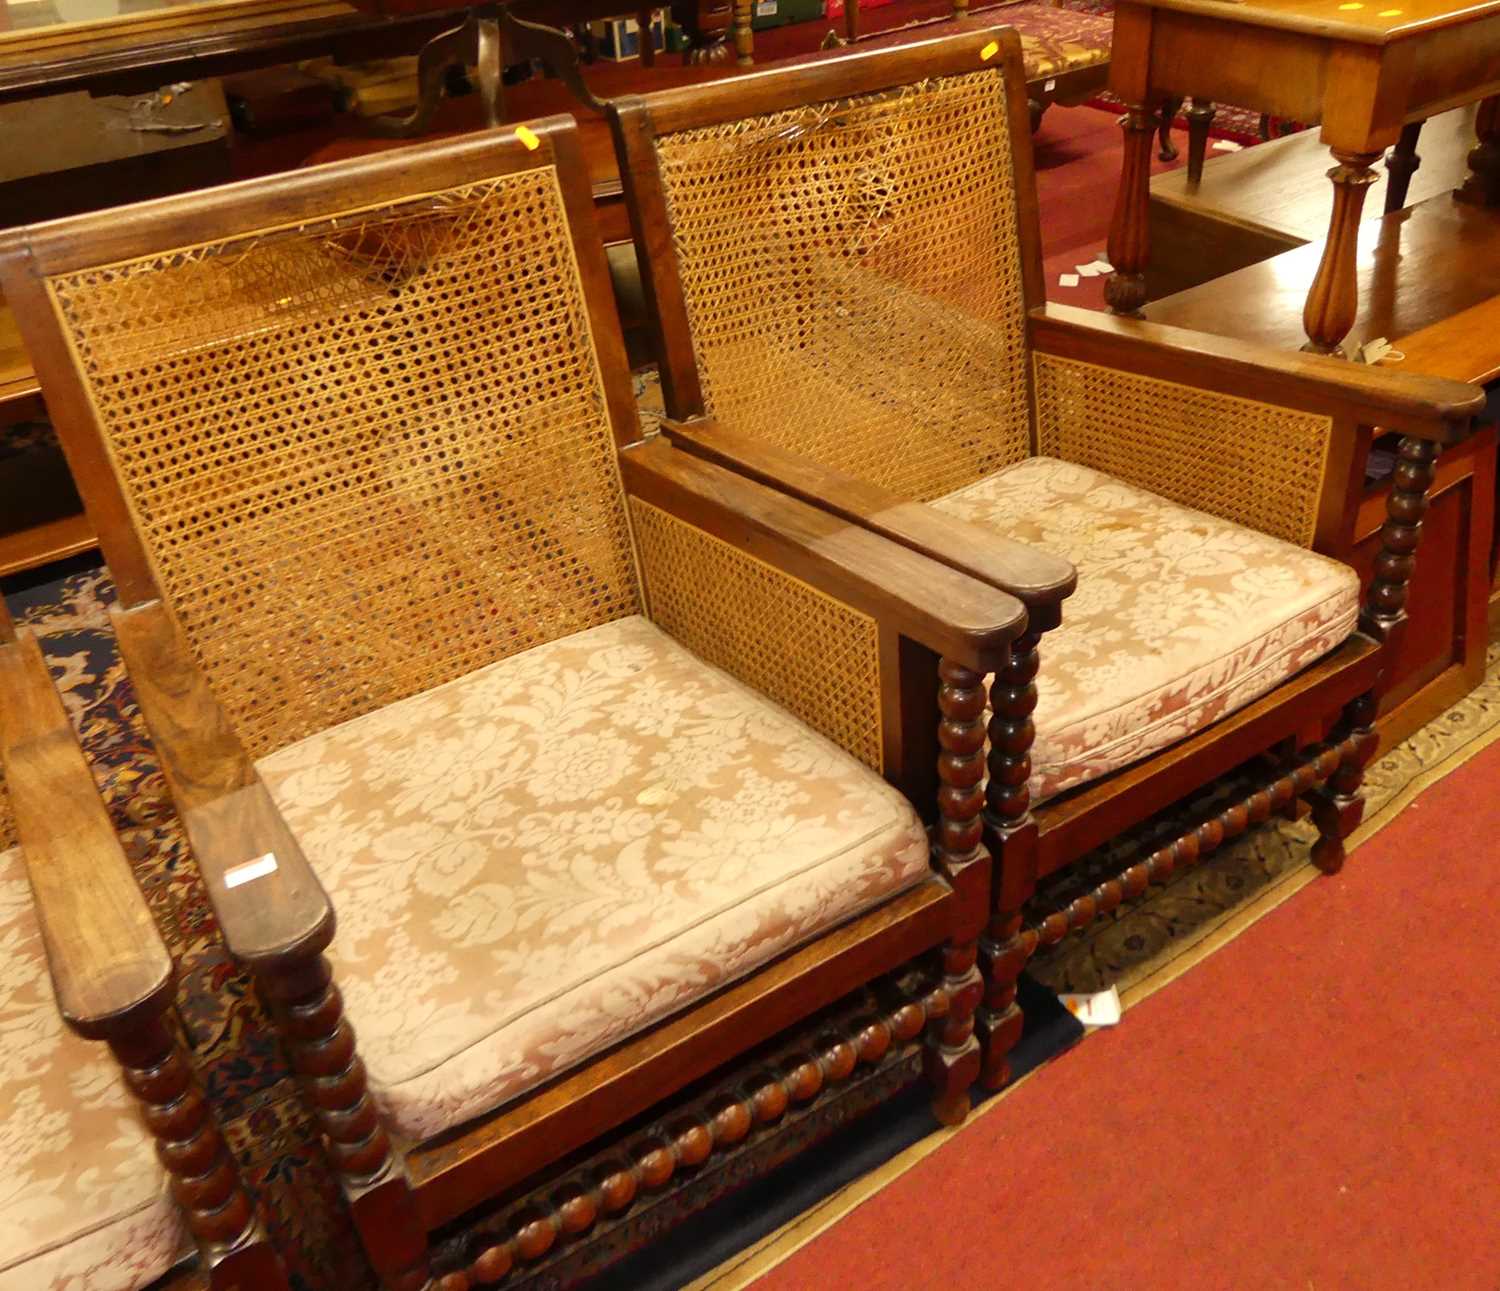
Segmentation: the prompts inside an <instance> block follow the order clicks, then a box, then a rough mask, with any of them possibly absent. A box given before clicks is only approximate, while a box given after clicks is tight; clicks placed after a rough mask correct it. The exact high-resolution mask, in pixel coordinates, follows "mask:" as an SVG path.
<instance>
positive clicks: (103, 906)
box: [0, 601, 288, 1291]
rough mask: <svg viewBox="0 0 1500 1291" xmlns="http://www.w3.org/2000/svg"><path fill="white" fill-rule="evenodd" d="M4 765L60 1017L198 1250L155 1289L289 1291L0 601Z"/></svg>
mask: <svg viewBox="0 0 1500 1291" xmlns="http://www.w3.org/2000/svg"><path fill="white" fill-rule="evenodd" d="M0 765H3V767H4V771H5V775H4V777H3V783H0V814H3V813H4V812H5V810H6V802H5V795H6V791H7V790H8V797H9V802H10V807H11V810H12V811H13V814H14V817H15V822H16V826H17V831H16V832H17V833H18V835H19V837H20V843H21V851H22V856H23V859H24V861H25V865H26V871H27V874H28V877H29V878H30V881H31V891H32V900H33V903H34V906H35V910H36V916H37V922H38V924H39V925H40V926H41V930H42V937H43V941H44V943H45V945H46V948H47V963H48V969H49V971H50V973H51V977H52V989H53V992H54V994H55V995H56V997H57V1006H58V1009H59V1011H60V1012H61V1013H62V1016H63V1020H64V1021H65V1022H66V1023H67V1025H68V1026H69V1027H70V1028H71V1029H72V1030H73V1031H75V1032H76V1033H77V1034H78V1035H80V1036H82V1037H83V1038H84V1039H87V1040H100V1041H103V1042H104V1043H105V1044H107V1045H108V1046H109V1049H110V1052H111V1053H112V1054H113V1055H114V1056H115V1058H116V1060H117V1061H118V1062H119V1064H120V1067H121V1069H122V1070H123V1073H124V1078H125V1084H126V1086H127V1087H128V1088H129V1089H130V1092H131V1094H132V1095H134V1097H135V1098H136V1100H137V1101H138V1102H139V1103H140V1105H141V1113H142V1116H143V1118H144V1120H145V1122H146V1124H147V1126H148V1127H149V1128H150V1130H151V1133H152V1135H153V1136H154V1137H155V1139H156V1147H157V1155H158V1156H159V1157H160V1158H161V1161H162V1164H163V1165H164V1166H166V1168H167V1170H168V1172H169V1173H170V1175H171V1179H172V1193H173V1196H174V1197H175V1198H176V1199H177V1202H178V1204H179V1205H180V1206H181V1208H182V1211H183V1215H184V1218H185V1219H186V1222H187V1227H188V1231H189V1232H190V1233H191V1234H192V1236H193V1240H194V1242H195V1243H196V1244H197V1247H198V1252H199V1258H198V1260H197V1261H196V1262H195V1264H194V1265H192V1266H190V1267H187V1268H179V1269H178V1270H176V1271H175V1272H173V1273H171V1274H169V1275H168V1276H167V1278H166V1279H165V1280H163V1281H161V1282H159V1283H156V1284H153V1285H154V1286H157V1287H160V1288H161V1291H187V1289H188V1288H190V1287H203V1286H205V1285H207V1286H208V1287H210V1288H212V1291H237V1289H238V1288H244V1287H255V1288H265V1291H287V1287H288V1283H287V1279H286V1272H285V1270H284V1269H283V1267H282V1264H281V1260H280V1258H279V1257H278V1256H277V1254H276V1252H275V1251H274V1250H273V1249H272V1246H271V1244H270V1241H269V1239H268V1238H267V1236H266V1232H265V1229H264V1227H263V1225H262V1224H261V1221H260V1218H259V1216H258V1215H257V1214H256V1210H255V1203H254V1202H253V1201H252V1200H251V1198H250V1195H249V1194H248V1193H247V1192H246V1191H245V1187H244V1184H243V1182H242V1181H241V1179H240V1174H239V1169H238V1167H237V1166H236V1165H235V1162H234V1157H233V1156H232V1155H231V1154H230V1151H229V1148H228V1146H227V1145H226V1144H225V1142H224V1139H223V1137H222V1136H221V1135H220V1133H219V1130H218V1127H217V1126H216V1125H215V1124H214V1120H213V1117H212V1115H211V1114H210V1112H209V1108H208V1104H207V1102H206V1101H205V1100H204V1097H203V1094H202V1091H201V1090H200V1089H199V1088H198V1084H197V1081H196V1079H195V1078H194V1076H193V1072H192V1068H191V1066H190V1065H189V1063H188V1059H187V1057H186V1055H185V1054H184V1053H183V1052H182V1050H181V1048H180V1047H179V1045H178V1043H177V1040H176V1038H175V1035H174V1033H173V1031H172V1029H171V1027H170V1025H169V1023H168V1022H167V1012H168V1010H169V1009H170V1008H171V1007H172V1002H173V1000H174V998H175V980H174V971H173V967H172V960H171V958H170V957H169V956H168V954H167V948H166V946H165V945H164V944H163V942H162V939H161V934H160V933H159V932H158V931H157V929H156V924H155V922H154V920H153V919H152V917H151V911H150V910H149V909H148V908H147V906H146V902H145V898H144V897H142V896H141V894H140V891H139V890H138V889H137V887H136V885H135V877H134V874H133V873H132V871H131V868H130V862H129V861H128V860H126V858H125V853H124V852H123V851H122V850H121V847H120V842H119V839H118V838H117V837H116V835H115V830H114V826H113V825H112V824H111V822H110V819H109V814H108V813H107V812H106V811H105V808H104V804H103V802H102V801H101V800H100V798H99V790H98V787H97V785H96V784H95V783H94V777H93V774H92V773H91V772H90V771H89V768H88V764H87V762H85V760H84V756H83V750H82V749H81V748H79V746H78V741H77V737H76V736H75V735H74V733H73V727H72V724H71V723H70V722H69V721H68V715H67V713H66V712H65V711H64V710H63V706H62V701H61V699H60V698H59V697H58V694H57V691H56V689H55V688H54V686H53V683H52V677H51V675H50V674H49V673H48V671H47V664H46V662H45V660H44V659H43V658H42V652H41V647H40V646H39V645H38V644H37V641H36V638H35V637H34V636H32V635H31V634H30V633H29V632H25V631H21V632H18V631H17V630H16V628H15V625H14V623H13V622H12V621H11V618H10V615H9V614H8V612H7V611H6V608H5V605H4V602H3V601H0ZM0 823H3V822H0ZM205 1274H206V1280H205Z"/></svg>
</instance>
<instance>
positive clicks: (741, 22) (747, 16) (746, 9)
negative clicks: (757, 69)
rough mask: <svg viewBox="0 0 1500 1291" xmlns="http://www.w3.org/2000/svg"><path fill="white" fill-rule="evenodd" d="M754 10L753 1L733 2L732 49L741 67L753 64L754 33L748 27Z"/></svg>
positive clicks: (738, 0)
mask: <svg viewBox="0 0 1500 1291" xmlns="http://www.w3.org/2000/svg"><path fill="white" fill-rule="evenodd" d="M754 9H755V0H734V49H735V53H737V54H738V55H739V64H740V66H741V67H749V66H750V65H751V64H752V63H754V62H755V33H754V32H753V31H752V30H751V27H750V20H751V17H752V14H753V11H754Z"/></svg>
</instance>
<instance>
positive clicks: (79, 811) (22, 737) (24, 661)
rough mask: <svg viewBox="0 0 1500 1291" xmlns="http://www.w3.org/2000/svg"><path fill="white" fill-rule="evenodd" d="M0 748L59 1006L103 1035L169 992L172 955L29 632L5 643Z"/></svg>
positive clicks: (162, 1002) (157, 1004)
mask: <svg viewBox="0 0 1500 1291" xmlns="http://www.w3.org/2000/svg"><path fill="white" fill-rule="evenodd" d="M0 751H3V754H4V765H5V784H6V788H7V789H8V791H9V796H10V801H11V806H12V809H13V811H14V814H15V818H16V825H17V829H18V832H19V834H20V836H21V840H22V842H23V844H24V855H25V859H26V866H27V872H28V874H29V875H30V877H31V883H32V887H33V890H34V891H35V892H36V896H37V918H38V922H39V923H40V924H41V928H42V938H43V941H44V942H45V943H46V946H47V959H48V963H49V966H50V967H51V970H52V980H53V986H54V989H55V990H56V992H57V1000H58V1006H59V1008H60V1009H61V1010H62V1013H63V1016H64V1017H65V1018H66V1019H67V1020H68V1023H69V1025H71V1026H72V1027H74V1029H75V1030H77V1031H79V1032H80V1034H83V1035H86V1036H89V1037H90V1038H93V1039H101V1040H102V1039H108V1038H110V1037H111V1036H114V1035H118V1034H120V1033H121V1027H122V1026H123V1027H128V1026H129V1025H130V1024H131V1023H132V1022H133V1021H139V1020H140V1019H141V1018H143V1017H147V1016H155V1015H156V1014H158V1013H160V1012H161V1010H162V1009H163V1008H165V1007H166V1005H167V1003H168V1002H169V1001H170V999H171V996H172V961H171V959H170V957H169V956H168V955H167V952H166V948H165V946H163V945H162V942H161V938H160V936H159V935H158V933H157V931H156V925H155V923H154V922H153V921H152V918H151V912H150V911H149V910H148V909H147V908H146V903H145V901H144V900H143V899H142V897H141V894H140V891H139V890H138V889H137V888H136V885H135V878H134V876H133V875H132V874H131V871H130V866H129V864H128V863H127V862H126V860H125V856H124V853H123V852H122V851H121V850H120V844H119V842H118V840H117V839H116V837H115V830H114V826H113V825H112V824H111V823H110V819H109V814H108V813H107V812H106V811H105V809H104V804H103V802H102V801H101V800H100V797H99V789H98V786H97V785H96V784H95V783H94V777H93V774H92V773H91V772H90V771H89V768H88V764H87V763H86V762H85V761H84V758H83V752H82V750H81V749H80V748H79V747H78V741H77V738H76V737H75V736H74V734H73V726H72V724H71V723H70V722H69V721H68V715H67V713H66V712H65V711H64V710H63V706H62V701H61V699H60V698H59V697H58V694H57V691H56V690H55V688H54V687H53V685H52V679H51V676H50V675H49V673H48V672H47V665H46V662H45V661H44V660H43V658H42V652H41V649H40V647H39V646H38V645H37V643H36V638H35V637H33V636H32V635H30V634H29V633H22V634H21V636H20V638H19V639H18V640H15V641H11V642H8V643H6V644H4V645H0Z"/></svg>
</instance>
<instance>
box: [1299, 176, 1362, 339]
mask: <svg viewBox="0 0 1500 1291" xmlns="http://www.w3.org/2000/svg"><path fill="white" fill-rule="evenodd" d="M1333 156H1334V159H1335V160H1336V161H1337V162H1338V165H1337V166H1335V167H1334V168H1333V169H1332V170H1330V171H1329V172H1328V178H1329V179H1330V180H1332V181H1333V214H1332V215H1331V216H1330V217H1329V221H1328V241H1327V242H1326V243H1324V245H1323V259H1322V260H1321V261H1320V262H1319V263H1318V272H1317V274H1316V276H1315V277H1314V278H1313V284H1312V289H1311V290H1310V291H1309V292H1308V294H1307V303H1306V304H1305V305H1304V306H1303V308H1302V326H1303V329H1304V330H1305V331H1306V332H1307V343H1306V344H1305V345H1304V346H1303V347H1302V348H1303V349H1304V350H1307V351H1310V352H1311V353H1313V354H1333V355H1338V356H1340V357H1342V356H1343V353H1344V351H1343V348H1342V346H1341V344H1340V343H1341V342H1342V341H1343V339H1344V337H1346V336H1348V335H1349V329H1350V328H1351V327H1353V326H1354V319H1355V317H1356V315H1357V314H1358V312H1359V277H1358V274H1357V273H1356V272H1355V255H1354V253H1355V250H1356V248H1357V246H1358V242H1359V217H1360V212H1361V211H1362V210H1363V209H1364V205H1365V193H1366V191H1367V190H1368V189H1369V187H1370V185H1371V184H1372V183H1374V182H1375V178H1376V175H1375V171H1374V170H1373V169H1372V168H1373V166H1374V164H1375V163H1376V162H1377V161H1379V160H1380V154H1379V153H1378V152H1340V151H1339V150H1338V149H1337V148H1335V149H1334V150H1333Z"/></svg>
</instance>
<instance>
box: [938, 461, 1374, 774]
mask: <svg viewBox="0 0 1500 1291" xmlns="http://www.w3.org/2000/svg"><path fill="white" fill-rule="evenodd" d="M933 505H935V506H937V507H938V508H940V509H941V510H944V511H947V512H949V513H951V514H953V515H956V516H959V517H960V518H962V519H964V520H971V521H974V522H975V523H977V524H982V525H986V526H988V527H989V528H992V529H996V530H999V531H1001V532H1004V533H1006V534H1008V535H1009V536H1010V537H1012V538H1015V539H1017V540H1019V541H1021V542H1025V543H1030V544H1032V545H1033V546H1037V547H1043V548H1045V549H1046V550H1048V551H1051V552H1055V553H1057V554H1058V555H1060V556H1066V557H1067V558H1068V559H1069V560H1071V561H1072V562H1073V563H1074V564H1075V565H1076V566H1077V567H1078V590H1077V591H1076V592H1075V593H1074V594H1073V595H1072V597H1070V598H1069V599H1068V600H1067V601H1066V602H1065V603H1064V605H1063V622H1062V626H1061V627H1060V628H1058V629H1056V630H1055V631H1052V632H1048V633H1047V634H1046V635H1045V636H1044V637H1043V638H1042V645H1041V660H1042V667H1041V673H1040V675H1039V676H1038V678H1037V708H1036V715H1035V721H1036V744H1035V747H1034V750H1033V754H1032V766H1033V779H1032V794H1033V797H1034V799H1035V800H1036V801H1038V802H1039V801H1042V800H1043V799H1046V798H1050V797H1052V796H1053V795H1054V794H1058V793H1061V792H1062V791H1063V790H1065V789H1070V788H1072V787H1073V786H1075V785H1080V784H1084V783H1086V782H1088V781H1090V780H1095V779H1097V778H1098V777H1100V776H1102V775H1106V774H1108V773H1109V772H1111V771H1114V770H1116V769H1118V768H1120V767H1123V766H1128V765H1129V764H1130V763H1132V762H1136V761H1139V760H1140V759H1141V758H1143V757H1146V756H1147V755H1148V754H1151V753H1154V752H1156V751H1157V750H1158V749H1163V748H1165V747H1166V746H1167V745H1169V744H1172V743H1175V742H1176V741H1177V740H1180V739H1183V738H1184V737H1186V736H1188V735H1191V734H1192V733H1193V732H1194V731H1197V730H1201V729H1202V728H1203V727H1205V726H1207V725H1209V723H1211V722H1213V721H1215V720H1216V719H1218V718H1220V717H1223V716H1225V715H1226V714H1228V713H1232V712H1234V711H1235V710H1236V709H1238V708H1242V707H1243V706H1244V705H1246V704H1248V703H1249V702H1250V701H1251V700H1252V699H1255V698H1256V697H1257V696H1259V695H1263V694H1265V693H1266V692H1267V691H1268V690H1270V689H1272V687H1274V686H1275V685H1276V684H1277V683H1278V682H1280V681H1283V680H1285V679H1286V678H1288V677H1290V676H1291V675H1292V674H1293V673H1295V672H1297V671H1298V670H1299V669H1301V668H1304V667H1306V666H1307V665H1308V664H1310V663H1312V662H1313V661H1314V660H1316V659H1317V658H1318V657H1319V656H1320V655H1324V654H1326V653H1327V652H1328V651H1329V650H1331V649H1333V647H1334V646H1336V645H1338V644H1339V643H1340V642H1341V641H1343V640H1344V639H1345V638H1347V637H1348V636H1349V635H1350V634H1351V633H1352V632H1353V631H1354V626H1355V621H1356V619H1357V617H1358V614H1359V577H1358V575H1356V574H1355V572H1354V571H1353V570H1352V569H1350V568H1349V567H1348V566H1346V565H1341V564H1339V563H1338V562H1337V561H1334V560H1329V559H1327V558H1326V557H1324V556H1319V555H1317V554H1315V553H1313V552H1310V551H1305V550H1304V549H1303V548H1301V547H1294V546H1293V545H1292V544H1290V543H1287V542H1283V541H1282V540H1281V539H1279V538H1272V537H1269V536H1267V535H1266V534H1263V533H1260V532H1259V531H1257V530H1254V529H1246V528H1244V527H1242V526H1240V525H1236V524H1232V523H1230V522H1229V521H1227V520H1220V519H1218V518H1217V517H1215V516H1211V515H1205V514H1204V513H1203V512H1201V511H1193V510H1190V509H1189V508H1187V507H1183V506H1178V505H1177V504H1176V503H1175V502H1168V501H1167V500H1166V499H1165V498H1160V497H1157V496H1156V494H1154V493H1148V492H1146V491H1145V490H1144V489H1139V488H1136V487H1135V486H1134V485H1130V484H1126V483H1123V482H1122V481H1120V480H1117V479H1114V478H1112V477H1111V476H1108V475H1105V474H1103V473H1102V472H1099V471H1095V470H1091V469H1090V468H1088V467H1086V466H1074V465H1072V464H1071V463H1068V462H1060V461H1057V460H1056V459H1054V458H1050V457H1034V458H1030V459H1028V460H1027V461H1024V462H1020V463H1018V464H1017V465H1015V466H1011V467H1007V468H1006V469H1005V470H1003V471H999V472H997V473H996V474H994V475H991V476H988V477H986V478H985V479H983V480H980V481H979V482H978V483H976V484H971V485H969V486H968V487H966V488H962V489H959V490H958V491H957V492H956V493H952V494H950V495H949V496H948V497H946V498H943V499H941V500H940V501H938V502H936V503H934V504H933Z"/></svg>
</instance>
